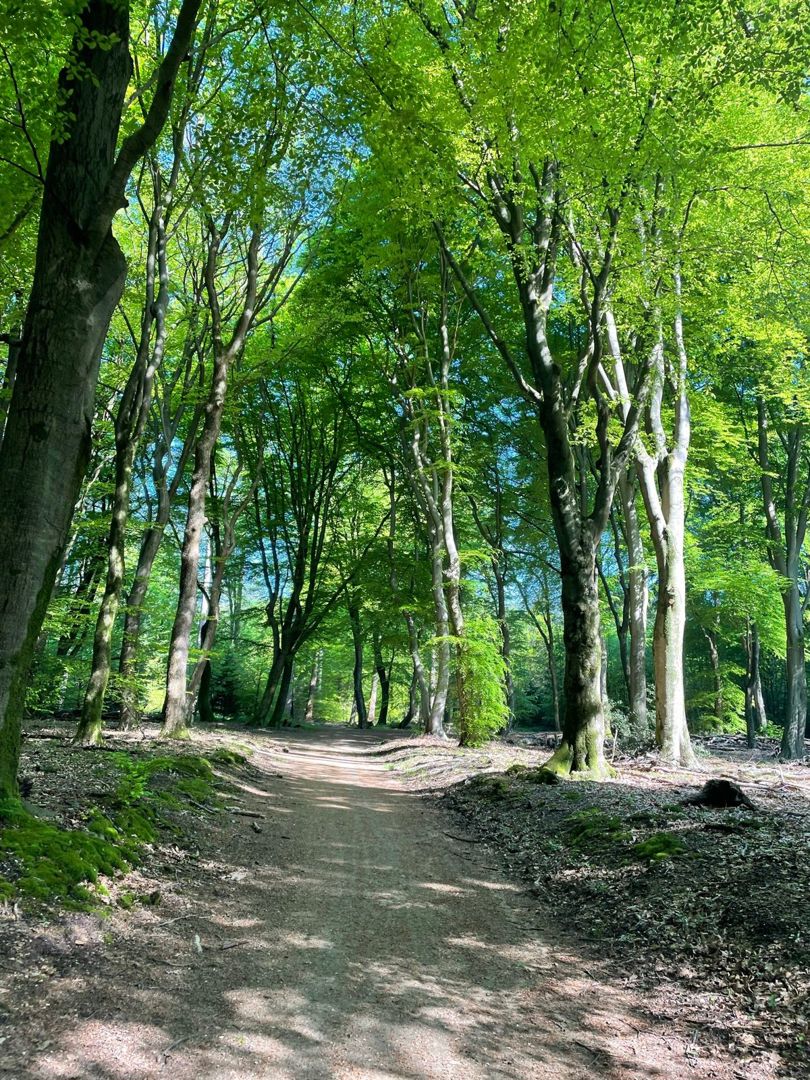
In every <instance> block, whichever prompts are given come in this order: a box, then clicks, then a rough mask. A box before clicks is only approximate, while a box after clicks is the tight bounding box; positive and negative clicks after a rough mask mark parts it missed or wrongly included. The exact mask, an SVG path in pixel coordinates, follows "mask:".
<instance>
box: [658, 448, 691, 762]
mask: <svg viewBox="0 0 810 1080" xmlns="http://www.w3.org/2000/svg"><path fill="white" fill-rule="evenodd" d="M659 473H663V478H662V481H661V482H660V483H661V489H662V496H663V497H662V507H663V508H664V514H665V519H666V523H667V524H666V529H665V531H664V535H663V536H660V535H659V536H658V537H657V542H656V543H655V545H654V546H655V549H656V552H655V554H656V561H657V564H658V591H657V594H656V606H655V625H654V627H653V667H654V670H655V719H656V725H655V731H656V743H657V745H658V748H659V750H660V752H661V756H662V758H663V759H664V760H665V761H671V762H674V763H676V764H682V765H689V764H691V763H692V762H693V761H694V752H693V750H692V744H691V740H690V738H689V728H688V726H687V721H686V693H685V687H684V678H683V668H684V663H683V639H684V631H685V629H686V571H685V568H684V561H683V540H684V526H685V505H684V497H683V495H684V492H683V471H682V470H681V469H680V468H679V467H678V465H677V463H676V462H672V461H670V463H669V467H668V468H667V466H666V465H662V466H660V467H659Z"/></svg>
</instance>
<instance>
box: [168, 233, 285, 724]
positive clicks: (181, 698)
mask: <svg viewBox="0 0 810 1080" xmlns="http://www.w3.org/2000/svg"><path fill="white" fill-rule="evenodd" d="M228 227H229V218H226V222H225V224H224V225H223V226H222V227H221V228H220V227H217V226H216V225H215V224H214V222H213V220H209V223H208V233H209V243H208V258H207V260H206V268H205V289H206V294H207V297H208V308H209V312H210V317H211V337H212V342H213V371H212V375H211V384H210V388H209V392H208V398H207V401H206V404H205V417H204V420H203V424H202V429H201V431H200V434H199V437H198V439H197V444H196V446H195V448H194V469H193V472H192V477H191V485H190V488H189V495H188V511H187V514H186V526H185V531H184V534H183V544H182V548H181V552H180V584H179V590H178V599H177V610H176V613H175V617H174V623H173V625H172V633H171V640H170V643H169V658H168V663H167V666H166V697H165V700H164V703H163V726H162V729H161V733H162V734H163V735H164V736H165V737H168V738H178V737H182V736H183V735H184V734H185V732H186V729H187V726H188V715H189V700H188V686H187V677H188V656H189V648H190V643H191V630H192V626H193V624H194V616H195V612H196V607H197V574H198V571H199V562H200V539H201V537H202V530H203V526H204V524H205V505H206V489H207V486H208V478H209V476H210V473H211V459H212V456H213V453H214V447H215V446H216V443H217V440H218V439H219V432H220V428H221V425H222V415H223V412H224V410H225V397H226V393H227V388H228V376H229V373H230V369H231V366H232V365H233V363H234V362H235V360H236V358H237V357H238V356H239V355H240V354H241V352H242V350H243V348H244V345H245V340H246V338H247V335H248V333H249V331H250V329H251V327H252V325H253V321H254V319H255V317H256V312H257V306H259V305H260V303H261V300H262V299H263V296H262V295H260V293H261V294H266V290H267V288H268V287H269V285H268V283H265V285H264V286H262V287H261V289H260V284H259V260H260V246H261V229H260V228H259V227H258V226H254V228H253V229H252V230H251V234H250V240H249V242H248V248H247V255H246V282H245V293H244V298H243V302H242V308H241V311H240V313H239V316H238V318H237V320H236V325H235V327H234V330H233V332H232V334H231V335H230V338H229V339H228V341H227V343H226V342H225V339H224V328H223V316H222V310H221V307H220V296H219V282H218V263H219V258H220V254H221V250H222V245H223V242H224V240H225V236H226V233H227V231H228Z"/></svg>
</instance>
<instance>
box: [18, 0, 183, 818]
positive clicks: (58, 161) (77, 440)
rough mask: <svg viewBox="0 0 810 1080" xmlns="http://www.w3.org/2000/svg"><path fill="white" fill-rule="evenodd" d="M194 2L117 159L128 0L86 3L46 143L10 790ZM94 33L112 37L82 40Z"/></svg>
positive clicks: (29, 365)
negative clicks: (144, 163)
mask: <svg viewBox="0 0 810 1080" xmlns="http://www.w3.org/2000/svg"><path fill="white" fill-rule="evenodd" d="M198 7H199V0H186V2H185V3H184V4H183V7H182V10H181V12H180V15H179V17H178V22H177V29H176V32H175V35H174V40H173V41H172V44H171V46H170V48H169V51H168V53H167V55H166V58H165V59H164V61H163V63H162V65H161V67H160V69H159V71H158V77H157V81H156V89H155V92H154V96H153V99H152V103H151V106H150V108H149V110H148V112H147V115H146V118H145V121H144V124H143V125H142V127H140V128H138V129H137V130H136V131H134V132H133V133H132V134H131V135H129V136H128V137H127V139H126V140H125V141H124V143H123V145H122V147H121V150H120V152H119V154H118V157H117V158H116V145H117V141H118V128H119V124H120V121H121V114H122V109H123V104H124V96H125V94H126V91H127V87H128V85H129V81H130V76H131V73H132V63H131V60H130V57H129V47H128V46H129V5H128V3H126V2H123V0H122V2H117V3H113V2H111V0H90V3H88V4H87V5H86V6H85V7H84V8H83V10H82V11H81V12H80V14H79V16H78V18H79V22H80V25H79V31H78V32H77V35H76V37H75V39H74V43H73V46H72V56H71V64H70V65H69V67H68V68H67V69H66V70H65V71H64V72H63V74H62V76H61V78H60V90H61V93H62V95H63V96H64V100H65V112H66V113H67V114H69V119H68V130H67V137H66V138H64V139H63V140H60V141H55V142H54V143H53V144H52V146H51V149H50V155H49V159H48V166H47V173H46V177H45V185H44V191H43V199H42V210H41V215H40V223H39V234H38V240H37V254H36V262H35V269H34V280H33V284H32V288H31V295H30V298H29V303H28V310H27V312H26V317H25V323H24V327H23V334H22V342H21V344H20V351H19V356H18V371H17V377H16V380H15V385H14V393H13V396H12V400H11V404H10V407H9V412H8V417H7V421H6V427H5V431H4V435H3V442H2V447H0V797H2V796H9V795H13V794H14V793H15V791H16V772H17V762H18V757H19V738H20V723H21V719H22V713H23V707H24V704H25V689H26V683H27V678H28V670H29V666H30V661H31V656H32V652H33V649H34V645H35V642H36V640H37V636H38V634H39V630H40V627H41V625H42V620H43V618H44V616H45V611H46V608H47V606H48V601H49V599H50V596H51V591H52V589H53V585H54V581H55V578H56V573H57V571H58V568H59V564H60V561H61V558H62V553H63V551H64V547H65V544H66V542H67V537H68V530H69V527H70V521H71V518H72V515H73V509H74V506H75V503H76V499H77V497H78V494H79V489H80V485H81V481H82V478H83V476H84V472H85V469H86V467H87V461H88V457H89V453H90V432H91V426H92V420H93V410H94V397H95V387H96V381H97V378H98V367H99V360H100V357H101V350H102V347H103V344H104V339H105V337H106V334H107V328H108V326H109V323H110V319H111V317H112V313H113V310H114V308H115V305H116V303H117V302H118V300H119V298H120V296H121V292H122V289H123V286H124V278H125V275H126V262H125V260H124V257H123V254H122V252H121V249H120V248H119V246H118V244H117V242H116V240H115V238H114V237H113V234H112V220H113V217H114V215H115V213H116V211H117V210H118V209H119V208H120V207H121V206H122V205H123V204H124V189H125V187H126V183H127V180H128V178H129V176H130V174H131V172H132V169H133V168H134V166H135V165H136V163H137V162H138V161H139V160H140V158H141V157H142V156H143V155H144V154H145V153H146V152H147V151H148V150H149V149H150V148H151V146H152V145H153V144H154V142H155V140H156V139H157V137H158V135H159V134H160V131H161V129H162V127H163V124H164V122H165V119H166V116H167V113H168V109H169V105H170V103H171V95H172V88H173V83H174V79H175V76H176V74H177V69H178V67H179V65H180V63H181V61H182V59H183V57H184V56H185V55H186V53H187V50H188V47H189V43H190V41H191V37H192V34H193V31H194V24H195V20H196V14H197V8H198ZM96 36H101V37H102V38H104V39H105V40H106V41H107V42H109V45H108V47H105V48H98V47H91V46H90V44H86V43H87V42H93V44H95V41H94V38H95V37H96ZM77 70H78V71H79V72H80V73H81V74H79V75H77Z"/></svg>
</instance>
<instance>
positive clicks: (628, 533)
mask: <svg viewBox="0 0 810 1080" xmlns="http://www.w3.org/2000/svg"><path fill="white" fill-rule="evenodd" d="M619 495H620V498H621V504H622V527H623V532H624V542H625V546H626V548H627V558H628V561H629V566H628V567H627V619H628V629H629V638H630V648H629V649H628V652H627V681H628V688H627V689H628V699H629V700H628V704H629V712H630V724H631V727H632V729H633V731H634V732H635V733H636V735H639V736H640V735H643V734H644V733H645V732H646V731H647V607H648V588H647V565H646V559H645V555H644V543H643V541H642V539H641V529H640V528H639V521H638V511H637V510H636V483H635V478H634V476H633V475H632V474H628V473H627V472H625V473H623V474H622V477H621V479H620V481H619Z"/></svg>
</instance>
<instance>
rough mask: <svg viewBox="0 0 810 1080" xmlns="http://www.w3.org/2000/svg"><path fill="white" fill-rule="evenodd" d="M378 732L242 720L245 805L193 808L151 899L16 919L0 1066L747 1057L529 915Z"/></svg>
mask: <svg viewBox="0 0 810 1080" xmlns="http://www.w3.org/2000/svg"><path fill="white" fill-rule="evenodd" d="M390 737H396V735H393V736H390ZM379 738H380V736H378V735H376V733H375V734H370V735H366V734H363V733H359V732H349V731H348V730H347V729H339V730H332V731H328V730H321V731H315V732H312V731H309V732H300V733H293V734H290V733H284V734H283V735H279V736H274V735H272V734H256V733H251V735H250V736H249V738H248V739H247V740H245V741H249V742H250V743H252V744H253V746H254V749H255V754H254V763H255V764H256V766H257V768H258V769H259V770H260V771H259V772H258V773H257V774H256V775H255V781H253V782H250V783H247V782H245V783H243V785H242V790H241V792H240V793H239V801H240V806H241V807H242V808H243V809H245V810H247V811H248V812H250V813H253V814H257V815H261V818H258V817H246V816H233V815H231V814H226V815H221V816H219V817H217V818H216V819H213V818H208V819H206V822H205V830H204V836H203V838H202V840H201V860H200V861H199V863H197V864H196V866H195V869H194V873H193V874H186V876H185V877H183V873H182V872H181V873H180V877H179V878H178V880H177V883H176V884H175V886H174V887H172V886H171V885H168V886H165V885H164V889H165V897H164V901H163V902H162V903H161V905H160V907H159V908H157V909H154V910H147V909H139V910H134V911H133V912H131V913H128V914H124V913H121V912H118V913H116V914H114V915H113V916H112V918H111V919H109V920H108V921H107V922H101V923H99V922H98V921H94V920H92V919H88V918H87V917H83V919H84V921H82V919H77V920H75V921H74V922H73V923H69V924H66V926H65V927H64V928H63V929H62V931H61V932H60V935H58V936H57V935H56V934H55V933H54V932H50V933H47V932H45V931H43V930H42V928H39V929H34V930H33V933H34V935H35V937H37V938H38V940H39V942H40V946H39V948H40V952H41V953H42V954H47V955H46V962H45V963H44V964H43V965H42V966H41V968H38V970H37V972H34V973H32V977H31V981H30V987H29V990H28V992H27V994H24V995H22V996H21V995H20V990H19V979H18V980H17V982H16V983H15V985H14V987H13V988H9V986H6V987H4V989H5V991H6V994H7V995H10V997H9V996H6V997H5V999H4V1000H5V1002H6V1005H9V1004H11V1001H12V1000H13V1001H16V1002H17V1003H18V1005H19V1007H18V1008H17V1010H16V1015H15V1011H14V1010H11V1011H10V1015H9V1021H10V1022H7V1023H6V1024H4V1025H2V1027H1V1028H0V1030H1V1031H2V1037H0V1044H2V1045H0V1053H2V1054H3V1056H2V1058H0V1075H5V1076H14V1077H20V1078H23V1077H24V1078H33V1080H101V1078H104V1080H130V1078H132V1080H134V1078H147V1077H148V1078H151V1077H161V1078H165V1077H171V1078H172V1080H254V1078H256V1080H258V1078H273V1080H288V1078H289V1080H349V1078H357V1080H434V1078H436V1080H438V1078H458V1080H491V1078H492V1080H494V1078H513V1080H526V1078H535V1077H537V1078H549V1080H556V1078H566V1080H568V1078H570V1080H573V1078H582V1080H585V1078H592V1077H605V1078H611V1080H629V1078H631V1077H633V1078H641V1077H653V1078H654V1077H667V1078H672V1077H687V1076H688V1077H694V1078H695V1080H702V1078H704V1077H718V1078H724V1080H725V1078H731V1077H733V1076H735V1075H736V1076H738V1077H739V1076H743V1075H744V1076H746V1077H750V1076H752V1075H753V1074H751V1073H748V1072H746V1073H739V1072H735V1070H734V1067H733V1062H730V1061H722V1060H719V1059H716V1060H715V1061H713V1062H712V1061H709V1060H706V1059H705V1058H698V1057H696V1056H695V1055H694V1052H693V1050H692V1049H691V1048H690V1042H689V1035H688V1034H684V1033H680V1032H678V1031H675V1030H673V1028H672V1026H671V1024H668V1025H666V1022H664V1021H661V1020H659V1021H656V1020H655V1019H654V1018H652V1017H650V1016H649V1015H647V1013H646V1010H645V1002H644V1001H643V1000H640V999H639V997H638V995H637V994H635V995H634V991H633V990H632V988H631V987H629V986H628V985H626V984H625V982H624V980H622V979H621V978H620V977H618V976H615V975H612V974H611V972H610V969H609V968H608V967H607V965H606V963H605V962H603V961H599V960H598V959H597V958H595V957H594V956H592V955H590V956H589V955H587V954H585V953H583V952H582V951H579V949H578V947H577V945H576V944H575V943H574V942H573V941H572V940H567V939H566V938H565V936H564V935H563V936H561V934H560V932H559V931H558V929H556V928H555V927H554V926H553V923H552V921H551V920H550V919H549V920H547V921H546V922H545V923H543V922H542V921H541V917H540V916H538V915H537V901H536V898H533V897H531V896H530V895H529V894H525V893H523V892H522V891H521V887H520V886H518V885H516V884H515V883H513V882H510V881H509V880H507V879H506V878H505V877H504V876H502V874H501V872H500V871H499V870H498V869H496V868H494V867H493V866H492V865H489V864H488V862H487V859H488V858H489V859H490V860H491V859H492V856H491V855H489V856H488V855H487V851H486V849H485V848H483V847H482V846H481V845H477V844H475V843H470V842H469V838H468V837H464V836H461V835H460V834H459V832H458V829H459V826H458V824H457V823H456V824H451V819H450V818H449V817H445V816H444V814H443V813H442V811H441V810H440V809H438V808H437V807H436V806H435V805H433V804H430V803H428V802H426V801H425V800H423V799H420V798H419V796H418V795H416V794H414V793H413V792H411V791H409V790H408V789H407V787H406V786H405V784H404V783H403V782H402V780H401V779H399V778H398V777H397V775H395V773H394V772H393V771H392V770H391V768H390V767H389V766H388V765H387V764H386V760H385V755H379V754H372V755H369V753H368V752H369V751H370V750H373V749H375V748H378V746H377V744H378V740H379ZM257 830H260V831H257ZM43 973H44V974H43ZM43 980H45V981H43ZM665 1025H666V1026H665Z"/></svg>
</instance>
